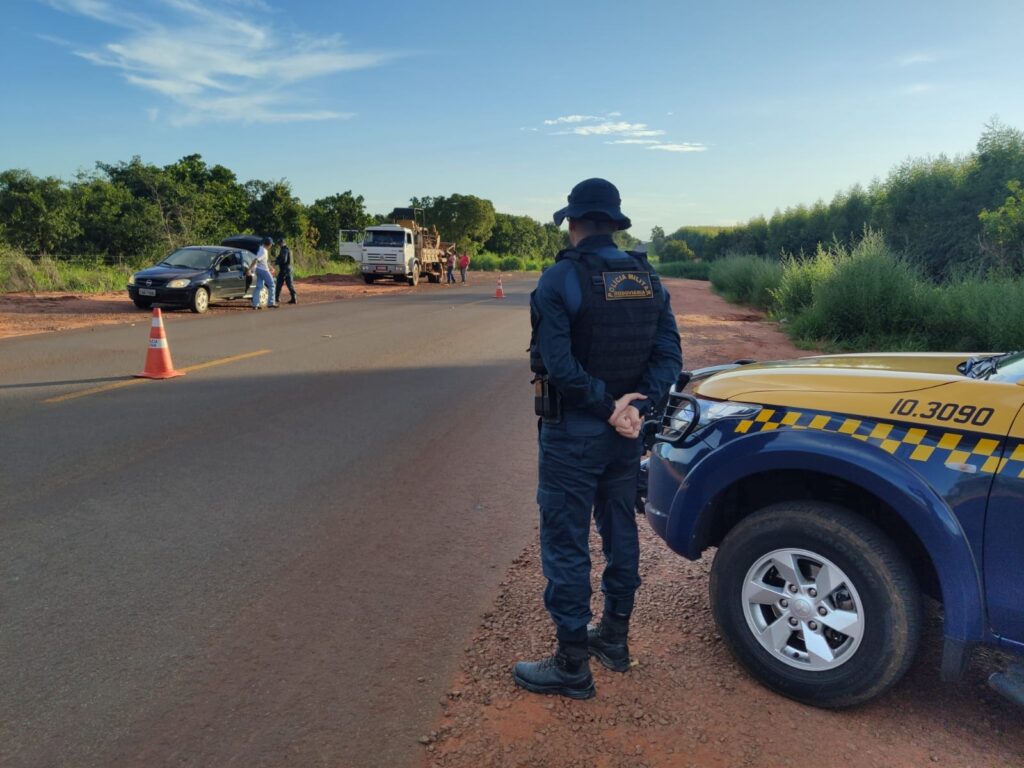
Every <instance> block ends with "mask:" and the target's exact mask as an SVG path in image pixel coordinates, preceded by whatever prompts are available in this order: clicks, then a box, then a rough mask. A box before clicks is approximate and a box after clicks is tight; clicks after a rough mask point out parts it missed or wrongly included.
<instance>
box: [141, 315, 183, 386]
mask: <svg viewBox="0 0 1024 768" xmlns="http://www.w3.org/2000/svg"><path fill="white" fill-rule="evenodd" d="M184 375H185V374H184V373H182V372H181V371H176V370H174V364H173V363H171V350H170V348H169V347H168V346H167V335H166V334H165V333H164V318H163V315H161V314H160V309H159V308H155V309H154V310H153V321H152V322H151V323H150V327H149V351H148V352H146V370H144V371H143V372H142V373H136V374H135V378H137V379H140V378H141V379H171V378H174V377H175V376H184Z"/></svg>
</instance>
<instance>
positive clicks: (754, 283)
mask: <svg viewBox="0 0 1024 768" xmlns="http://www.w3.org/2000/svg"><path fill="white" fill-rule="evenodd" d="M708 277H709V278H710V280H711V286H712V287H713V288H714V289H715V290H716V291H717V292H718V293H719V294H720V295H721V296H722V297H723V298H725V299H726V300H728V301H731V302H734V303H736V304H747V305H749V306H753V307H758V308H760V309H768V308H770V307H771V306H772V303H773V301H774V300H773V298H772V291H774V290H777V289H778V287H779V284H780V283H781V282H782V265H781V264H780V263H779V262H777V261H769V260H768V259H764V258H761V257H760V256H749V255H747V256H742V255H741V256H728V257H726V258H724V259H719V260H717V261H713V262H711V264H710V269H709V271H708Z"/></svg>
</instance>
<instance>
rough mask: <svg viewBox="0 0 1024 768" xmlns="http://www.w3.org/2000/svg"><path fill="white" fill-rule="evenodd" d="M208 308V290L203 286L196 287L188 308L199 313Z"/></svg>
mask: <svg viewBox="0 0 1024 768" xmlns="http://www.w3.org/2000/svg"><path fill="white" fill-rule="evenodd" d="M209 308H210V292H209V291H208V290H206V289H205V288H196V292H195V293H193V294H192V303H191V304H190V305H189V309H191V310H192V311H193V312H195V313H197V314H200V315H201V314H203V312H205V311H206V310H208V309H209Z"/></svg>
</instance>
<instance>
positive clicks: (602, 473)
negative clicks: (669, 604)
mask: <svg viewBox="0 0 1024 768" xmlns="http://www.w3.org/2000/svg"><path fill="white" fill-rule="evenodd" d="M641 448H642V446H641V442H640V439H639V438H637V439H633V440H630V439H628V438H624V437H621V436H620V435H618V434H617V433H616V432H615V430H614V429H612V428H611V427H610V426H609V425H608V424H606V423H604V422H601V421H599V420H598V419H596V418H594V417H591V416H579V415H575V414H566V416H565V418H564V419H563V421H562V423H560V424H542V425H541V430H540V468H539V475H540V482H539V484H538V488H537V503H538V505H539V506H540V548H541V562H542V564H543V567H544V576H545V577H547V580H548V585H547V588H546V589H545V590H544V605H545V606H546V607H547V609H548V612H549V613H550V614H551V618H552V620H553V621H554V623H555V629H556V633H557V635H558V639H559V640H560V641H562V642H568V643H580V642H586V639H587V623H588V622H589V621H590V619H591V618H592V614H591V611H590V595H591V588H590V547H589V537H590V516H591V513H593V516H594V522H595V523H596V525H597V531H598V533H599V534H600V535H601V542H602V546H601V549H602V551H603V552H604V557H605V563H606V565H605V569H604V573H603V574H602V577H601V591H602V592H603V593H604V610H605V612H608V611H611V612H614V613H617V614H620V615H624V616H628V615H630V613H632V611H633V596H634V594H635V593H636V590H637V587H639V586H640V573H639V565H640V545H639V541H638V538H637V528H636V515H635V512H634V508H635V504H636V484H637V477H638V474H639V470H640V454H641Z"/></svg>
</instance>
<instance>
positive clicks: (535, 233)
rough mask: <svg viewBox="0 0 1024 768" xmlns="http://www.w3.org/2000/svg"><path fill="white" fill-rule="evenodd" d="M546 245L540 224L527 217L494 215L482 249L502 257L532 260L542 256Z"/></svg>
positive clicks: (545, 237)
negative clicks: (488, 234)
mask: <svg viewBox="0 0 1024 768" xmlns="http://www.w3.org/2000/svg"><path fill="white" fill-rule="evenodd" d="M546 245H547V235H546V234H545V232H544V228H543V227H542V225H541V224H540V222H538V221H536V220H535V219H532V218H530V217H529V216H512V215H510V214H507V213H496V214H495V216H494V226H493V227H492V228H491V234H490V237H488V238H487V241H486V242H485V243H484V248H485V249H487V250H488V251H491V252H492V253H497V254H500V255H502V256H505V255H509V256H518V257H520V258H533V257H535V256H538V255H542V254H543V251H544V247H545V246H546Z"/></svg>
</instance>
